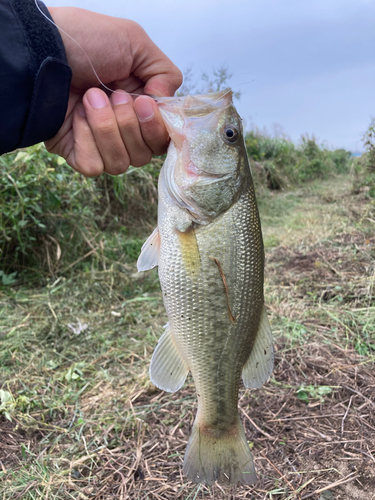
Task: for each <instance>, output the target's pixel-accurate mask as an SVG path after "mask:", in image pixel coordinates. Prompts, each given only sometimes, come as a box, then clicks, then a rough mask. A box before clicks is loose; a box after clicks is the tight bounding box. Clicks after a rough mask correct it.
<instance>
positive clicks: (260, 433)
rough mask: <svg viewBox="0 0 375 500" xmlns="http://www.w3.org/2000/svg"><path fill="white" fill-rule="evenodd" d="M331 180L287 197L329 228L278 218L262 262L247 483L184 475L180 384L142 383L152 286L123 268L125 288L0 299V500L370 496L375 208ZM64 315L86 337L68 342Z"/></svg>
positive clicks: (154, 323) (154, 308)
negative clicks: (270, 353)
mask: <svg viewBox="0 0 375 500" xmlns="http://www.w3.org/2000/svg"><path fill="white" fill-rule="evenodd" d="M342 186H343V184H341V188H342V189H341V191H340V190H339V191H338V194H337V195H335V194H334V190H333V191H331V192H330V193H329V196H327V195H326V198H324V195H322V196H319V195H318V194H317V193H316V192H311V191H310V192H309V191H306V192H305V196H304V197H301V196H298V197H296V199H295V200H293V203H292V210H293V211H298V210H299V207H300V209H301V212H303V211H306V210H308V207H311V206H312V203H313V201H314V200H315V201H316V200H319V207H318V209H317V212H316V213H318V214H319V213H321V211H322V210H324V209H325V211H326V213H327V215H326V216H327V218H329V213H331V214H332V213H334V220H335V221H336V222H337V225H335V226H334V229H332V230H328V224H327V226H324V227H326V228H327V231H325V232H324V236H323V237H322V238H319V237H318V233H317V232H316V231H315V232H314V234H311V235H310V237H309V238H306V237H305V235H306V232H305V231H304V232H302V233H300V237H299V236H298V231H299V228H298V227H293V224H292V225H291V226H290V228H289V229H290V232H291V233H292V238H291V241H292V244H290V245H288V244H287V240H286V238H285V239H283V241H282V244H279V245H276V246H275V245H274V246H272V247H268V249H267V252H266V253H267V280H266V297H267V306H268V311H269V315H270V318H271V322H272V326H273V331H274V334H275V350H276V362H275V370H274V373H273V375H272V378H271V380H270V381H269V382H268V383H267V384H266V385H265V386H264V387H262V388H261V389H259V390H256V391H248V390H246V391H245V390H241V396H240V401H239V407H240V414H241V418H242V421H243V424H244V427H245V431H246V435H247V437H248V441H249V444H250V447H251V449H252V453H253V456H254V461H255V465H256V469H257V473H258V478H259V480H258V483H257V484H256V485H254V486H253V487H242V486H241V487H240V486H238V487H236V488H230V489H224V488H222V487H221V486H220V485H214V486H213V487H211V488H208V487H206V486H204V485H194V484H192V483H191V482H189V481H187V480H186V479H185V478H184V476H183V472H182V463H183V456H184V451H185V447H186V444H187V440H188V437H189V433H190V429H191V426H192V422H193V420H194V416H195V411H196V398H195V394H194V386H193V384H192V382H191V380H190V381H189V383H188V384H186V385H185V387H184V388H183V389H182V390H181V391H179V392H177V393H176V394H172V395H171V394H167V393H164V392H161V391H159V390H157V389H156V388H155V387H154V386H152V384H150V382H149V381H148V374H147V367H148V363H149V360H150V356H151V352H152V349H153V347H154V345H155V343H156V340H157V337H158V336H159V335H160V333H161V331H162V328H161V325H162V324H163V322H164V320H165V315H164V312H163V308H162V305H161V297H160V294H159V292H158V291H157V289H156V288H155V284H154V281H153V280H154V278H141V279H140V280H139V279H138V281H136V280H135V279H134V278H135V277H134V276H133V277H132V274H131V273H132V272H134V270H133V269H129V274H128V275H127V277H126V280H125V282H126V287H124V281H123V280H122V279H121V278H120V277H119V275H118V273H117V272H116V271H115V270H113V271H108V273H101V274H99V275H97V276H95V274H93V275H92V276H91V278H90V279H89V278H88V277H85V276H81V277H79V278H78V277H77V279H76V280H75V281H72V282H71V283H70V284H66V285H64V286H65V288H64V287H62V288H61V290H60V291H58V292H56V293H54V294H52V293H51V291H49V292H46V291H41V293H40V294H39V295H37V294H35V292H33V295H30V294H27V293H26V292H24V295H23V302H22V300H20V296H15V297H13V298H11V297H9V296H6V297H5V296H2V297H0V302H1V304H0V305H1V307H2V309H3V311H5V312H7V313H8V315H9V316H8V317H9V318H11V320H9V322H8V323H5V322H4V323H3V324H4V325H5V326H6V334H4V335H3V337H2V342H3V351H2V350H1V349H0V359H3V360H5V361H4V365H3V371H2V376H3V379H4V385H3V389H4V390H7V391H9V393H12V394H13V396H14V398H15V401H16V402H15V403H14V404H13V406H9V407H8V410H9V412H10V415H11V418H12V421H11V422H10V421H9V420H7V418H6V417H5V416H4V415H2V416H0V443H1V445H0V481H1V482H0V498H3V499H17V500H19V499H22V500H23V499H51V500H55V499H64V500H65V499H70V498H74V499H92V500H107V499H113V498H116V499H128V498H129V499H142V500H146V499H150V500H151V499H158V500H160V499H163V500H164V499H165V500H166V499H177V498H179V499H186V500H187V499H189V500H194V499H202V498H213V499H229V498H232V499H241V498H246V499H264V500H266V499H275V500H276V499H277V500H280V499H282V500H293V499H299V500H303V499H308V498H311V499H312V500H330V499H331V500H332V499H335V500H348V499H349V500H351V499H353V500H355V499H358V500H362V499H363V500H371V499H375V494H374V492H375V411H374V410H375V371H374V361H375V298H374V277H375V250H374V249H375V238H374V232H375V231H374V228H375V226H374V224H373V223H372V222H371V220H372V219H374V220H375V217H374V211H375V208H374V204H373V202H371V200H366V199H364V198H363V199H362V198H358V197H355V196H352V195H351V194H350V191H349V189H347V187H348V186H347V183H345V182H344V187H342ZM345 186H346V187H345ZM320 188H321V189H322V188H323V186H322V185H320ZM280 196H281V197H282V196H284V195H283V194H281V195H280ZM276 209H277V207H276V208H275V210H276ZM330 210H331V212H330ZM276 211H277V210H276ZM340 213H341V218H340ZM348 214H349V215H348ZM310 215H311V220H313V221H314V222H313V224H312V226H311V227H314V228H319V220H318V219H317V217H315V218H314V214H313V213H312V211H311V210H310ZM285 217H286V219H285V221H287V220H290V219H288V214H286V215H285ZM265 219H267V217H265ZM368 219H369V220H368ZM327 220H328V219H327ZM268 222H269V223H272V220H271V219H269V221H268ZM336 222H335V224H336ZM263 224H265V222H264V223H263ZM276 229H277V231H279V234H280V235H281V234H282V230H281V229H280V225H279V221H277V224H276ZM317 230H318V229H317ZM267 233H268V234H270V228H269V227H268V228H267ZM147 280H149V281H147ZM95 283H96V285H95ZM95 286H96V287H97V288H95ZM79 301H81V302H80V303H79ZM51 310H52V311H53V312H54V314H55V316H56V318H55V317H54V315H53V314H52V312H51ZM77 317H78V318H80V320H81V321H82V323H84V322H87V323H89V332H90V333H89V335H88V336H86V337H85V335H86V334H85V333H84V332H83V333H81V334H79V335H75V334H73V333H72V332H71V331H70V332H69V328H67V326H66V325H67V323H68V321H70V322H71V321H72V318H73V319H74V318H77ZM0 318H1V317H0ZM15 326H16V330H14V328H15ZM12 329H13V330H12ZM4 331H5V330H4ZM10 332H11V333H10ZM11 341H12V343H11ZM7 343H8V344H7ZM32 350H34V353H33V352H31V351H32ZM56 350H57V351H58V353H59V354H56V353H55V354H54V352H55V351H56ZM5 351H6V352H7V353H8V354H7V355H6V356H5V355H3V358H1V355H2V353H4V352H5ZM64 358H66V359H64ZM12 363H13V365H12ZM48 363H49V364H48ZM79 363H81V364H79ZM17 367H18V370H16V368H17ZM72 367H73V368H72ZM69 370H70V371H69ZM69 374H70V375H69ZM72 374H75V375H76V379H75V380H72ZM33 391H34V392H33ZM20 396H26V397H27V398H28V399H29V403H27V402H23V400H22V399H21V400H20ZM31 400H32V401H33V404H31V402H30V401H31Z"/></svg>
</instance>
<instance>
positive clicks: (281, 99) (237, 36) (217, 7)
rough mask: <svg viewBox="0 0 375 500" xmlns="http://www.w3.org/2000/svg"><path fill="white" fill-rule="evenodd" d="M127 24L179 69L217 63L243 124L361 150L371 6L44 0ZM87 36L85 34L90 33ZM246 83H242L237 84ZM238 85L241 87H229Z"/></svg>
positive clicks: (253, 0)
mask: <svg viewBox="0 0 375 500" xmlns="http://www.w3.org/2000/svg"><path fill="white" fill-rule="evenodd" d="M46 4H47V5H49V6H63V5H75V6H77V7H82V8H85V9H90V10H93V11H96V12H100V13H103V14H107V15H112V16H118V17H124V18H129V19H133V20H134V21H137V22H138V23H139V24H141V25H142V26H143V28H144V29H145V30H146V31H147V33H148V34H149V36H150V37H151V38H152V39H153V41H154V42H155V43H156V44H157V45H158V46H159V47H160V48H161V49H162V50H163V51H164V52H165V53H166V54H167V55H168V56H169V57H170V58H171V59H172V61H173V62H174V63H175V64H176V65H177V66H179V68H180V69H181V70H182V71H184V70H186V68H187V67H189V66H192V67H193V72H194V76H195V78H196V80H197V81H199V80H200V77H201V74H202V73H203V72H207V73H212V71H213V70H214V69H217V68H219V67H220V66H222V65H226V66H227V67H228V69H229V71H230V73H232V74H233V76H234V78H233V81H232V82H231V83H232V86H233V87H234V89H235V90H240V91H241V93H242V96H241V99H240V101H238V102H237V108H238V110H239V112H240V114H241V116H242V118H243V119H244V120H245V123H246V124H247V128H250V126H251V125H252V124H253V125H254V126H257V127H259V128H260V129H262V128H263V127H266V128H267V129H268V130H269V132H271V133H272V131H273V130H274V128H275V127H274V125H275V124H277V125H279V126H281V127H282V129H283V131H284V132H285V133H286V134H287V135H288V136H290V137H291V138H292V139H293V140H295V141H297V140H298V139H299V138H300V136H301V134H304V133H308V134H315V136H316V137H317V138H318V140H319V141H320V142H324V143H325V144H326V145H327V146H329V147H344V148H346V149H350V150H352V151H359V150H362V142H361V134H362V133H363V132H364V131H365V130H366V129H367V126H368V124H369V122H370V119H371V116H374V115H375V1H374V0H247V1H246V0H236V1H228V0H227V1H223V0H215V1H214V0H199V1H198V0H187V1H184V2H180V1H177V0H175V1H173V0H147V1H146V0H136V1H134V0H133V1H132V2H126V1H125V0H105V1H104V0H49V1H46ZM93 36H94V34H93ZM246 82H249V83H246ZM237 84H241V85H237Z"/></svg>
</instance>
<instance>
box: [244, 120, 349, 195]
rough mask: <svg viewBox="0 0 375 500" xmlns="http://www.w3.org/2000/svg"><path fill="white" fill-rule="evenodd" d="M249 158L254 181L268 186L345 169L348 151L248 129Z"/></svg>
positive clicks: (271, 187) (276, 186)
mask: <svg viewBox="0 0 375 500" xmlns="http://www.w3.org/2000/svg"><path fill="white" fill-rule="evenodd" d="M245 142H246V148H247V152H248V155H249V158H250V160H252V161H253V162H256V168H255V169H254V171H255V177H256V179H255V180H256V182H257V183H258V184H262V183H264V182H265V183H266V184H267V187H268V188H270V189H282V188H285V187H290V186H293V185H294V186H296V185H299V184H301V183H303V182H305V181H310V180H313V179H317V178H326V177H328V176H330V175H335V174H341V173H345V172H349V170H350V164H351V160H350V156H351V154H350V152H348V151H345V150H343V149H338V150H335V151H330V150H328V149H325V148H323V147H320V146H319V145H318V144H317V142H316V140H315V138H314V137H313V138H309V137H304V136H303V137H302V141H301V144H300V145H299V146H295V145H294V144H293V143H292V142H291V141H290V140H288V139H285V138H280V137H269V136H267V135H265V134H261V133H260V132H259V131H257V130H255V131H250V132H248V133H247V134H246V137H245Z"/></svg>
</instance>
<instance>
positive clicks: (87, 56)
mask: <svg viewBox="0 0 375 500" xmlns="http://www.w3.org/2000/svg"><path fill="white" fill-rule="evenodd" d="M34 3H35V6H36V8H37V9H38V11H39V12H40V13H41V14H42V16H43V17H44V18H45V19H47V21H48V22H50V23H51V24H53V25H54V26H55V27H56V28H57V29H58V30H59V31H60V32H61V33H64V35H65V36H67V37H68V38H69V39H70V40H72V42H74V43H75V44H76V45H77V46H78V47H79V48H80V49H81V51H82V52H83V53H84V55H85V57H86V59H87V60H88V62H89V64H90V66H91V69H92V71H93V73H94V75H95V77H96V78H97V80H98V82H99V83H100V85H102V86H103V87H104V88H105V89H106V90H108V91H109V92H113V93H115V92H116V93H121V92H122V91H120V90H113V89H110V88H109V87H107V85H105V84H104V83H103V82H102V81H101V79H100V78H99V75H98V73H97V72H96V70H95V68H94V65H93V64H92V62H91V59H90V57H89V55H88V54H87V52H86V50H85V49H84V48H83V47H82V45H81V44H80V43H79V42H77V40H75V39H74V38H73V37H72V36H71V35H69V33H67V32H66V31H65V30H63V29H62V28H60V26H58V25H57V24H56V23H55V22H54V21H53V20H52V19H50V18H49V17H48V16H47V15H46V14H45V13H44V12H43V11H42V9H41V8H40V7H39V5H38V0H34ZM243 74H246V73H241V74H240V75H237V76H236V77H234V78H237V77H238V76H241V75H243ZM252 81H254V80H252ZM252 81H250V82H245V84H247V83H252ZM238 85H243V84H242V83H239V84H237V85H234V86H233V88H235V87H237V86H238ZM230 92H232V89H231V88H229V89H228V90H227V92H225V93H224V94H223V95H222V96H220V97H219V98H218V99H216V100H214V101H211V103H217V102H219V101H220V100H221V99H223V98H224V97H225V96H226V95H228V94H229V93H230ZM127 93H128V94H129V95H131V96H135V97H139V95H140V94H134V93H132V92H127ZM200 95H209V93H207V94H200ZM198 96H199V94H198V95H197V96H194V97H198ZM149 97H151V98H152V99H153V100H154V101H155V102H156V103H157V104H158V103H163V100H164V99H171V100H172V99H183V98H184V97H186V96H181V97H179V98H178V97H177V96H174V97H158V96H149ZM208 104H209V103H207V104H206V105H202V106H198V107H196V108H194V109H197V110H198V109H203V108H205V107H207V105H208ZM173 107H174V108H176V109H186V108H184V107H183V106H181V107H178V106H173Z"/></svg>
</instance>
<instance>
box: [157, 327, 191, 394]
mask: <svg viewBox="0 0 375 500" xmlns="http://www.w3.org/2000/svg"><path fill="white" fill-rule="evenodd" d="M165 326H166V329H165V332H164V333H163V335H162V336H161V337H160V340H159V343H158V345H157V346H156V349H155V351H154V354H153V355H152V359H151V365H150V378H151V382H152V383H153V384H155V385H156V387H159V389H162V390H163V391H167V392H176V391H178V390H179V389H180V388H181V387H182V386H183V385H184V382H185V379H186V377H187V374H188V373H189V368H188V366H187V365H186V363H185V361H184V360H183V358H182V356H181V354H180V352H179V350H178V348H177V345H176V342H175V341H174V339H173V336H172V334H171V331H170V329H169V323H167V324H166V325H165Z"/></svg>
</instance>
